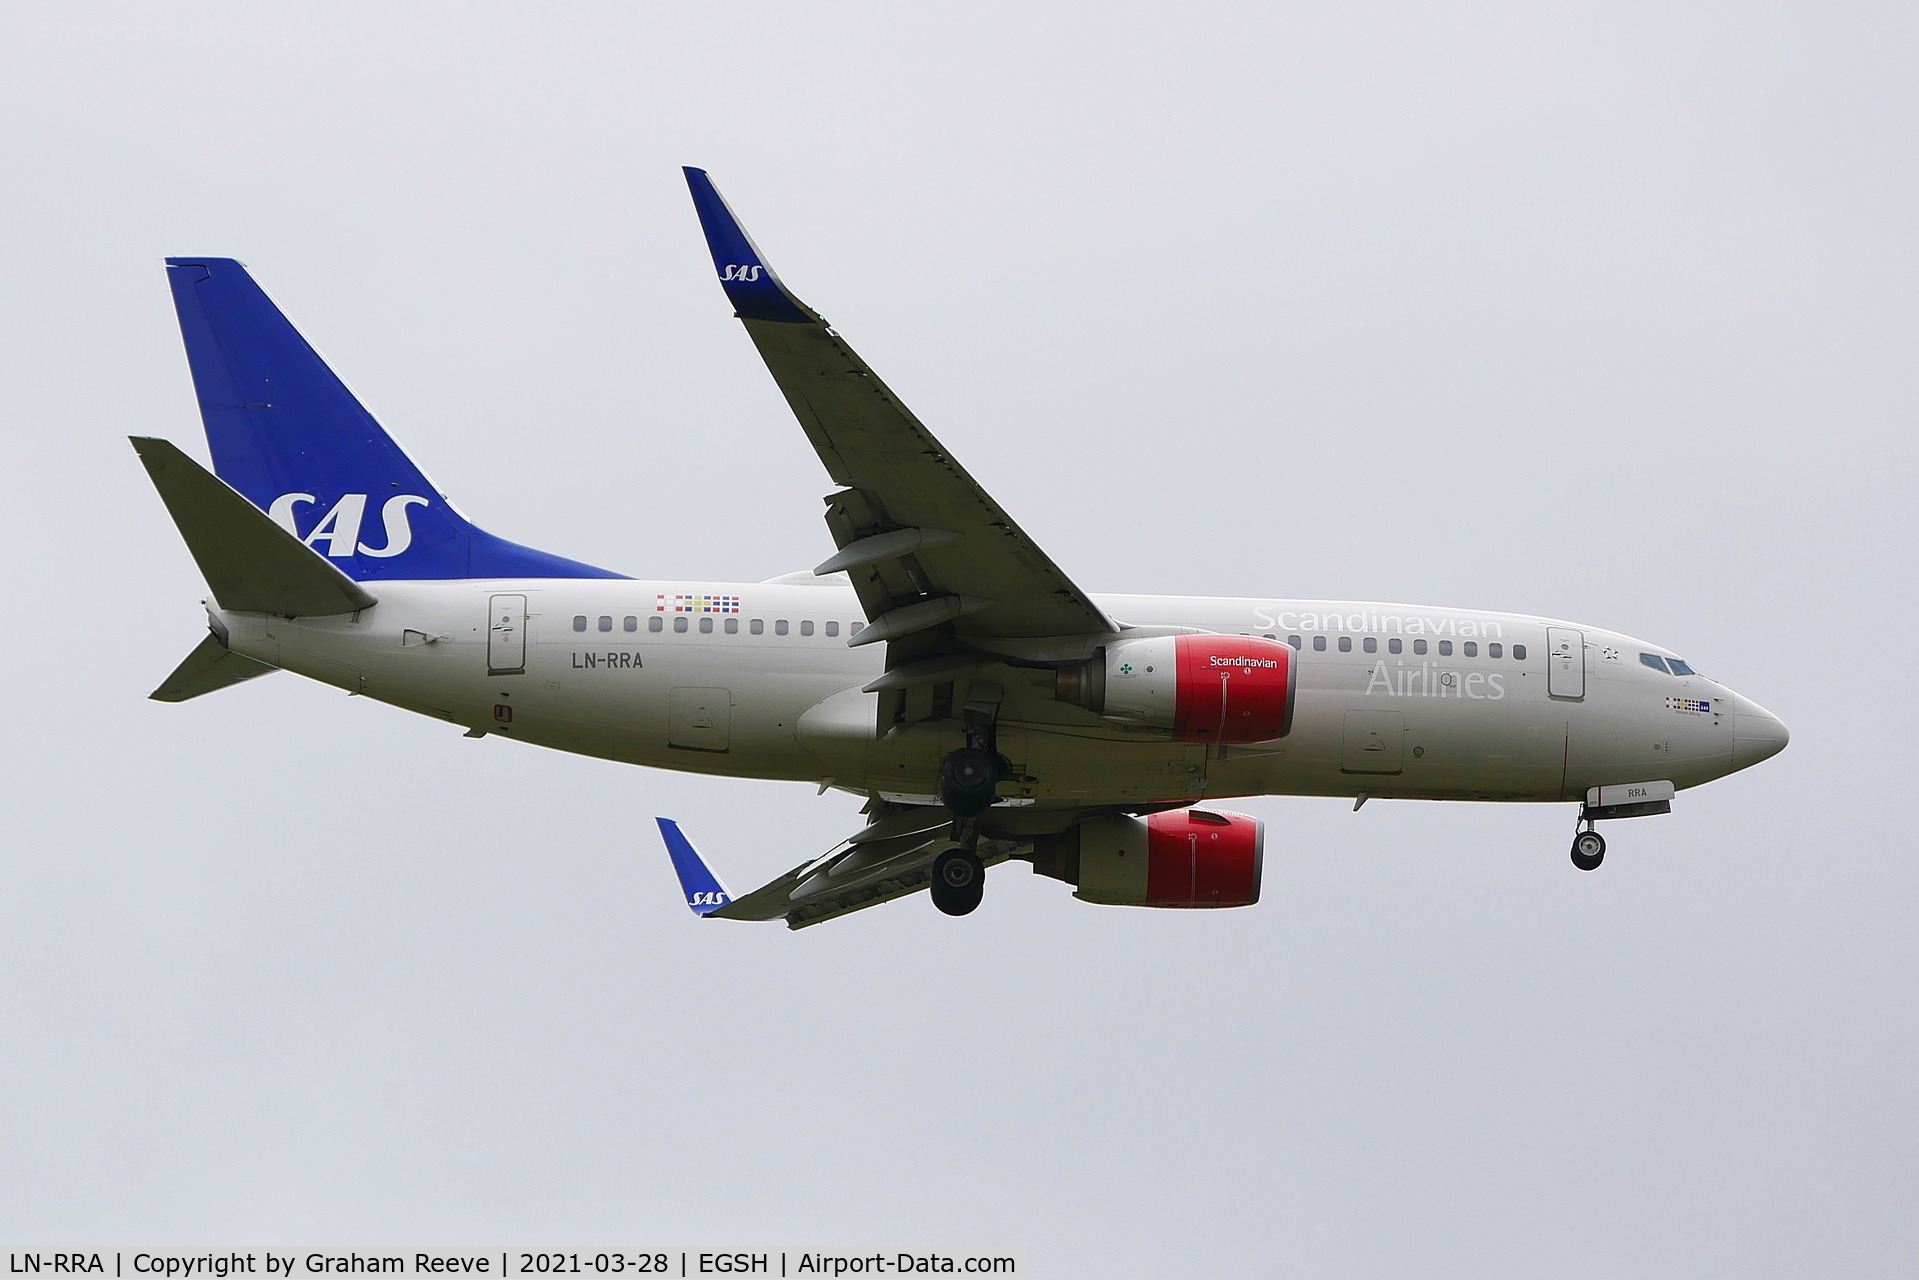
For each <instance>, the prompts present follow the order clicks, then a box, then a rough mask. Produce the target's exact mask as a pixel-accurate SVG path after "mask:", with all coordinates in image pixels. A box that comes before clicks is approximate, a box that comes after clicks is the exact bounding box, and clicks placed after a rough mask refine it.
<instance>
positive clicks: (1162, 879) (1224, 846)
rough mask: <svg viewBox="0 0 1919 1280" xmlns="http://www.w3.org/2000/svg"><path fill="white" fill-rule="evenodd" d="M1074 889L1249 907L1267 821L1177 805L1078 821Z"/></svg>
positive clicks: (1150, 901) (1090, 894)
mask: <svg viewBox="0 0 1919 1280" xmlns="http://www.w3.org/2000/svg"><path fill="white" fill-rule="evenodd" d="M1078 833H1079V850H1078V854H1079V856H1078V866H1077V867H1076V868H1075V869H1074V870H1075V871H1076V875H1074V876H1073V877H1072V879H1073V880H1074V881H1075V882H1076V883H1077V885H1078V892H1077V893H1075V894H1074V895H1073V896H1074V897H1076V898H1080V899H1082V900H1083V901H1086V902H1098V903H1103V904H1106V905H1108V906H1116V907H1245V906H1251V905H1252V904H1253V903H1255V902H1258V901H1259V874H1260V863H1261V860H1262V857H1263V855H1264V853H1265V848H1266V824H1265V823H1263V822H1261V821H1260V820H1259V819H1258V818H1254V817H1251V816H1249V815H1247V814H1243V813H1220V812H1216V811H1212V810H1204V809H1180V810H1175V811H1173V812H1171V813H1155V814H1153V815H1151V816H1150V817H1148V818H1145V819H1144V820H1142V819H1139V818H1127V817H1112V818H1089V819H1087V820H1086V821H1085V822H1082V823H1080V824H1079V828H1078Z"/></svg>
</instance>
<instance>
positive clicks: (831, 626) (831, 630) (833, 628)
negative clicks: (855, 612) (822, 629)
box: [826, 622, 840, 636]
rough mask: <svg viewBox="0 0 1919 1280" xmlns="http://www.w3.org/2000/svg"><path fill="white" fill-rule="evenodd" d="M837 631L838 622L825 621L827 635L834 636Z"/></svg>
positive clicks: (838, 631) (838, 629) (838, 627)
mask: <svg viewBox="0 0 1919 1280" xmlns="http://www.w3.org/2000/svg"><path fill="white" fill-rule="evenodd" d="M839 633H840V624H839V623H837V622H829V623H827V624H826V634H827V635H829V636H836V635H838V634H839Z"/></svg>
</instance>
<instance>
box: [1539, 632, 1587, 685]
mask: <svg viewBox="0 0 1919 1280" xmlns="http://www.w3.org/2000/svg"><path fill="white" fill-rule="evenodd" d="M1546 694H1547V696H1548V697H1553V698H1564V699H1566V700H1567V701H1571V702H1576V701H1578V700H1579V699H1581V698H1583V697H1585V696H1586V636H1585V633H1584V632H1581V631H1575V630H1573V629H1572V628H1571V627H1547V628H1546Z"/></svg>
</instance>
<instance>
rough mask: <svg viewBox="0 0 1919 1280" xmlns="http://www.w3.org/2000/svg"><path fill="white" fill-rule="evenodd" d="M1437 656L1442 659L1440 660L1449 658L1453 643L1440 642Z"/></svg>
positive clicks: (1447, 641) (1451, 653) (1448, 641)
mask: <svg viewBox="0 0 1919 1280" xmlns="http://www.w3.org/2000/svg"><path fill="white" fill-rule="evenodd" d="M1439 656H1440V657H1442V658H1450V657H1452V656H1453V642H1452V641H1450V640H1441V641H1440V642H1439Z"/></svg>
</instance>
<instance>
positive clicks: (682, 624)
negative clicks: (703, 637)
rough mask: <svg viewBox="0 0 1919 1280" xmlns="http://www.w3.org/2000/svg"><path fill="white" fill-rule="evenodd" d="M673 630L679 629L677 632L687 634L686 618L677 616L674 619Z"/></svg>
mask: <svg viewBox="0 0 1919 1280" xmlns="http://www.w3.org/2000/svg"><path fill="white" fill-rule="evenodd" d="M673 630H675V631H677V632H679V633H680V634H681V635H685V634H686V619H685V618H675V619H673Z"/></svg>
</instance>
